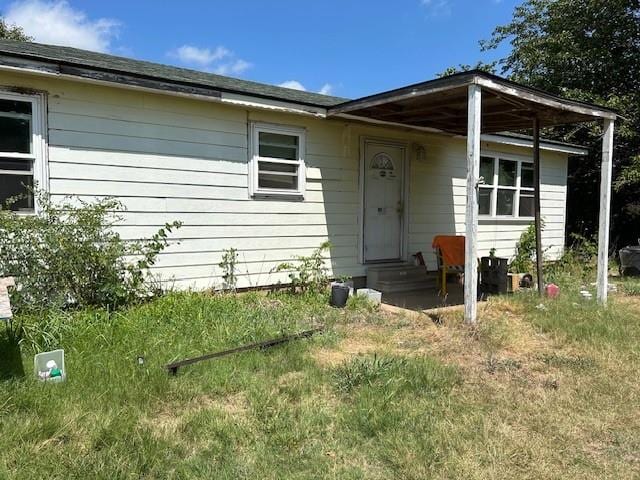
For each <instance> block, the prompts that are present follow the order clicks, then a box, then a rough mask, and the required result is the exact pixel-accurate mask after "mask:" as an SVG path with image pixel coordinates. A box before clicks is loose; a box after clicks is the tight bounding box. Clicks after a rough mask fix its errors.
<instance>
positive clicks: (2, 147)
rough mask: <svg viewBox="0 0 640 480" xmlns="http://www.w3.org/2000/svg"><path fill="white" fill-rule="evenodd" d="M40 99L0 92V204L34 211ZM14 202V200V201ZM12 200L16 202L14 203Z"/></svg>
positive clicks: (40, 150) (39, 163)
mask: <svg viewBox="0 0 640 480" xmlns="http://www.w3.org/2000/svg"><path fill="white" fill-rule="evenodd" d="M40 102H41V97H40V96H37V95H20V94H14V93H3V92H0V205H1V206H2V208H5V205H6V203H7V200H9V199H13V200H12V201H11V202H9V203H10V208H11V210H14V211H21V212H33V211H34V210H35V206H34V203H35V201H34V196H33V187H34V178H36V179H40V177H41V176H40V175H35V174H36V172H38V171H39V169H41V168H42V156H43V143H42V142H43V137H42V123H41V122H42V108H41V103H40ZM16 199H17V200H16ZM14 200H15V201H14Z"/></svg>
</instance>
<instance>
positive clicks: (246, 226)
mask: <svg viewBox="0 0 640 480" xmlns="http://www.w3.org/2000/svg"><path fill="white" fill-rule="evenodd" d="M469 85H478V86H479V85H481V86H482V89H483V97H482V99H483V102H484V103H483V108H484V110H483V111H482V115H481V119H482V126H483V128H482V131H483V135H482V137H481V138H480V139H477V138H475V137H474V138H473V139H472V140H473V142H475V141H479V142H480V160H479V165H477V166H478V167H479V170H480V171H479V174H480V175H481V176H482V177H483V179H484V183H483V182H482V181H479V182H478V184H477V185H476V184H473V185H471V184H470V182H469V181H468V180H467V178H468V172H469V171H470V170H468V165H469V164H468V155H467V153H468V151H469V150H468V148H469V145H468V144H467V140H468V139H467V138H466V137H467V132H468V131H471V130H468V129H467V118H468V117H467V112H468V108H471V107H472V106H473V105H475V104H474V103H471V101H469V102H468V97H467V89H468V86H469ZM469 88H471V87H469ZM473 88H475V87H473ZM479 88H480V87H478V90H477V91H478V92H479ZM469 91H472V90H469ZM469 112H471V110H469ZM532 112H534V113H535V116H536V118H538V119H541V121H542V126H545V125H550V124H558V123H570V122H575V121H584V120H590V119H591V117H590V115H594V116H604V117H606V116H607V115H609V116H611V115H613V114H612V113H610V112H609V111H606V110H605V109H601V108H600V107H596V106H591V105H586V104H581V103H579V102H570V101H566V100H563V99H559V98H557V97H553V96H552V95H549V94H545V93H544V92H538V91H533V90H531V89H527V88H526V87H522V86H519V85H516V84H513V83H512V82H508V81H506V80H504V79H501V78H499V77H496V76H493V75H489V74H485V73H482V72H468V73H464V74H458V75H453V76H451V77H445V78H441V79H436V80H432V81H430V82H425V83H422V84H418V85H412V86H409V87H403V88H401V89H398V90H394V91H391V92H384V93H382V94H377V95H373V96H371V97H367V98H364V99H358V100H351V101H349V100H347V99H343V98H336V97H330V96H325V95H320V94H316V93H310V92H301V91H296V90H290V89H286V88H281V87H275V86H270V85H263V84H259V83H255V82H250V81H246V80H238V79H233V78H228V77H222V76H218V75H212V74H208V73H202V72H196V71H190V70H185V69H180V68H175V67H170V66H164V65H158V64H153V63H149V62H142V61H137V60H130V59H126V58H121V57H115V56H110V55H105V54H99V53H93V52H87V51H82V50H77V49H73V48H68V47H58V46H49V45H42V44H36V43H18V42H11V41H0V152H1V153H0V201H1V200H3V199H4V198H6V197H8V196H11V195H13V194H15V193H17V192H20V191H21V190H22V189H23V187H22V186H21V185H22V184H23V183H27V184H30V183H32V182H37V183H38V185H40V187H41V188H44V189H46V190H48V191H49V192H50V193H51V194H52V195H53V197H54V199H55V198H56V197H60V196H63V195H78V196H80V197H82V198H86V199H89V198H93V197H103V196H114V197H117V198H119V199H120V200H121V201H122V202H123V203H124V205H125V206H126V208H127V212H126V214H125V215H124V220H123V222H122V224H121V225H120V226H119V227H118V228H119V231H120V232H121V234H122V235H123V236H124V237H126V238H141V237H148V236H150V235H151V234H152V233H154V232H155V231H156V230H157V229H158V228H159V227H160V226H162V225H163V224H164V223H165V222H169V221H173V220H181V221H182V222H183V223H184V225H183V227H182V228H181V229H179V230H178V231H177V234H176V239H179V240H180V243H179V244H175V245H172V246H171V247H169V248H168V249H167V250H166V251H165V252H164V253H163V254H162V256H161V259H160V261H159V263H158V265H157V266H156V267H155V273H156V274H158V275H160V276H161V278H163V279H165V280H170V279H173V280H174V281H175V284H176V285H177V286H179V287H194V288H208V287H216V286H218V285H219V284H220V282H221V278H220V275H221V271H220V268H219V267H218V263H219V262H220V260H221V255H222V252H223V250H225V249H228V248H231V247H233V248H236V249H237V250H238V252H239V261H240V265H239V285H238V286H239V287H250V286H265V285H270V284H275V283H277V282H279V281H282V282H286V281H287V276H286V273H284V272H283V273H277V274H276V273H269V272H270V271H271V269H272V268H273V267H274V266H275V265H277V264H278V263H280V262H283V261H287V260H291V259H292V258H293V257H294V256H296V255H306V254H309V253H310V252H311V251H312V250H313V249H314V248H315V247H317V246H319V245H320V244H321V243H322V242H323V241H325V240H329V241H330V242H331V244H332V248H331V251H330V267H331V273H332V274H333V275H336V276H338V275H349V276H353V277H364V276H365V275H366V273H367V268H368V267H369V266H370V265H378V264H380V263H385V262H393V263H398V262H406V261H409V260H410V259H411V255H412V254H414V253H415V252H418V251H422V252H423V254H424V255H425V259H426V261H427V264H428V267H429V268H434V267H435V258H434V256H433V254H432V249H431V242H432V239H433V237H434V236H435V235H437V234H460V235H464V234H467V233H468V232H470V231H472V229H471V230H470V228H471V227H472V225H471V223H469V220H468V219H469V218H472V219H473V218H474V217H473V216H471V217H469V216H467V217H465V215H466V214H467V213H468V210H467V208H466V205H468V204H471V205H475V203H474V202H477V205H478V207H475V208H478V217H477V242H474V246H475V247H476V248H477V254H478V255H485V254H488V252H489V251H490V249H496V252H497V254H498V255H500V256H507V257H509V256H512V255H513V253H514V246H515V242H516V241H517V239H518V238H519V236H520V234H521V232H522V231H523V230H524V229H525V228H526V227H527V226H528V225H529V224H531V223H532V221H533V217H534V169H533V164H532V160H533V150H532V141H531V139H529V138H527V137H523V136H519V135H514V134H505V133H502V132H503V131H504V130H507V129H521V128H530V125H531V118H532V115H531V113H532ZM558 112H561V113H563V115H564V116H562V118H560V117H559V116H558ZM478 115H479V114H478ZM474 118H475V117H474ZM477 118H478V119H480V117H479V116H477ZM469 119H471V117H469ZM469 125H470V127H469V128H471V123H469ZM477 128H479V126H478V127H477ZM472 146H473V145H472ZM584 153H585V151H584V150H583V149H582V148H580V147H576V146H573V145H567V144H561V143H558V142H552V141H542V142H541V143H540V156H541V158H540V160H541V161H540V168H541V174H540V197H541V215H542V218H543V220H544V226H545V227H544V231H543V234H542V243H543V247H544V248H545V249H547V251H548V252H549V255H558V254H560V253H561V251H562V249H563V246H564V243H565V233H564V230H565V217H566V212H565V205H566V201H565V200H566V192H567V187H566V182H567V159H568V157H569V156H571V155H583V154H584ZM474 155H476V157H473V158H477V152H476V153H474ZM469 188H471V189H476V190H477V197H476V198H475V199H472V198H469V197H468V196H467V191H468V189H469ZM471 191H474V190H471ZM19 206H20V208H21V209H23V210H25V211H34V205H33V201H27V200H25V201H24V202H22V203H21V204H20V205H19ZM475 222H476V221H475V220H473V221H472V223H473V224H475ZM468 243H469V242H468Z"/></svg>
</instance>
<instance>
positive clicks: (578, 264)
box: [545, 233, 598, 285]
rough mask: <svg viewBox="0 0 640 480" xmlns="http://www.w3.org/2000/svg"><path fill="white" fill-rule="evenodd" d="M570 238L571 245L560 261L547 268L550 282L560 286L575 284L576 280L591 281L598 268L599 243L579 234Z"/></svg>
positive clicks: (574, 234) (546, 271) (546, 273)
mask: <svg viewBox="0 0 640 480" xmlns="http://www.w3.org/2000/svg"><path fill="white" fill-rule="evenodd" d="M570 237H571V245H570V246H569V247H567V248H565V251H564V253H563V254H562V256H561V257H560V259H559V260H558V261H556V262H553V263H549V264H548V265H546V266H545V275H546V276H547V277H548V280H550V281H553V282H555V283H557V284H559V285H560V284H565V285H566V284H575V283H576V280H578V281H579V282H587V281H590V280H591V279H592V278H593V277H594V275H595V271H596V267H597V258H598V245H597V243H596V242H595V241H594V240H592V239H589V238H587V237H584V236H582V235H579V234H577V233H572V234H571V235H570Z"/></svg>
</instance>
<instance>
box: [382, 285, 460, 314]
mask: <svg viewBox="0 0 640 480" xmlns="http://www.w3.org/2000/svg"><path fill="white" fill-rule="evenodd" d="M463 290H464V289H463V287H462V285H460V284H459V283H455V282H450V283H448V284H447V292H448V296H447V299H446V302H444V303H443V301H442V298H441V297H440V296H439V295H438V290H437V289H435V288H433V287H429V288H424V289H421V290H412V291H409V292H393V293H385V294H383V295H382V303H384V304H386V305H393V306H395V307H400V308H406V309H408V310H429V309H432V308H438V307H442V306H453V305H462V304H464V291H463Z"/></svg>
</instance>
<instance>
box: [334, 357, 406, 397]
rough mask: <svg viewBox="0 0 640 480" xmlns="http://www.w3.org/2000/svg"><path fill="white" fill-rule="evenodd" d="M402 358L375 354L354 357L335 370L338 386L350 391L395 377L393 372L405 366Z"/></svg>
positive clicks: (336, 384)
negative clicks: (366, 356) (365, 356)
mask: <svg viewBox="0 0 640 480" xmlns="http://www.w3.org/2000/svg"><path fill="white" fill-rule="evenodd" d="M405 363H406V361H405V360H404V359H401V358H386V357H378V356H377V355H374V356H373V357H368V358H354V359H352V360H350V361H348V362H345V363H343V364H342V365H340V366H339V367H338V368H337V369H336V370H335V371H334V372H333V380H334V383H335V386H336V388H337V389H338V390H339V391H341V392H344V393H349V392H351V391H352V390H354V389H355V388H356V387H359V386H361V385H368V386H373V385H375V384H377V383H379V382H381V381H382V382H383V381H384V380H385V379H387V380H388V379H390V378H392V377H393V373H394V372H396V371H397V370H398V369H399V368H401V367H403V366H404V364H405Z"/></svg>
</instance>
